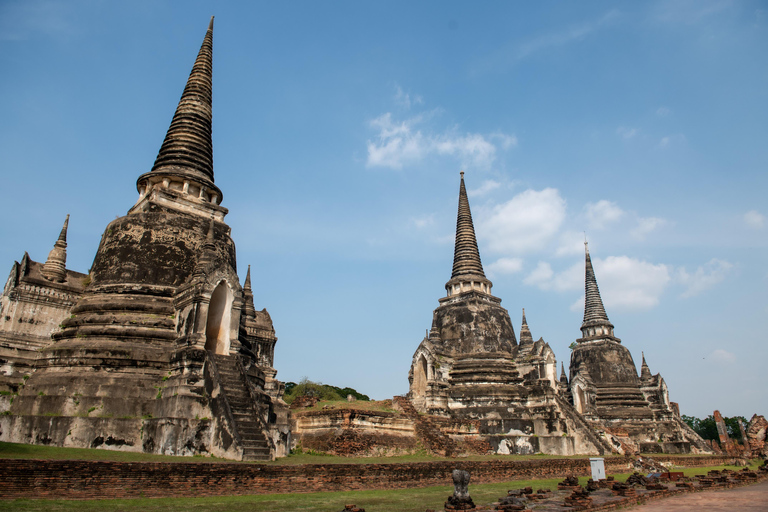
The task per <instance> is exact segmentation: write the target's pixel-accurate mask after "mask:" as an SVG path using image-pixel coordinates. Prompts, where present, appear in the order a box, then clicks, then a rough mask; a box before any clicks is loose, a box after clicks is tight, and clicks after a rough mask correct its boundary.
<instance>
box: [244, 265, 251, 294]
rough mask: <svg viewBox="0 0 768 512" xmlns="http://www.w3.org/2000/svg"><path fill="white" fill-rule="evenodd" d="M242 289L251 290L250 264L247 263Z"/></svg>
mask: <svg viewBox="0 0 768 512" xmlns="http://www.w3.org/2000/svg"><path fill="white" fill-rule="evenodd" d="M243 290H248V291H249V292H251V291H253V290H252V289H251V266H250V265H248V272H246V274H245V283H244V284H243Z"/></svg>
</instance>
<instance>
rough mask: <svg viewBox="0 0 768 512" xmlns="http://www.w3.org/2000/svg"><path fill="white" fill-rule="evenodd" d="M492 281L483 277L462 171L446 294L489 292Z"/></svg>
mask: <svg viewBox="0 0 768 512" xmlns="http://www.w3.org/2000/svg"><path fill="white" fill-rule="evenodd" d="M491 286H493V285H492V283H491V281H490V280H488V279H487V278H486V277H485V272H483V264H482V262H481V261H480V251H478V250H477V237H475V226H474V224H473V223H472V212H471V211H470V209H469V199H468V198H467V189H466V187H465V186H464V171H462V172H461V185H460V186H459V212H458V214H457V216H456V245H455V246H454V250H453V272H452V273H451V280H450V281H448V283H447V284H446V285H445V288H446V290H447V291H448V296H449V297H450V296H451V295H458V294H459V293H462V292H465V291H470V290H475V291H480V292H484V293H488V294H490V293H491Z"/></svg>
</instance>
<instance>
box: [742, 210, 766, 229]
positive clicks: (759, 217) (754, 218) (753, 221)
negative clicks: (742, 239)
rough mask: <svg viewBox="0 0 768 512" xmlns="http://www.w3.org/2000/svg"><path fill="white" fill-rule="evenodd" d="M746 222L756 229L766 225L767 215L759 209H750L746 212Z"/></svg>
mask: <svg viewBox="0 0 768 512" xmlns="http://www.w3.org/2000/svg"><path fill="white" fill-rule="evenodd" d="M744 222H745V223H746V224H747V226H749V227H751V228H754V229H762V228H763V226H765V215H763V214H762V213H760V212H758V211H757V210H749V211H748V212H747V213H745V214H744Z"/></svg>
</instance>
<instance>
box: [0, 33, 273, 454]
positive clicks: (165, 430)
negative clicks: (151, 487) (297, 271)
mask: <svg viewBox="0 0 768 512" xmlns="http://www.w3.org/2000/svg"><path fill="white" fill-rule="evenodd" d="M212 44H213V18H211V23H210V25H209V27H208V31H207V32H206V34H205V38H204V40H203V44H202V47H201V48H200V52H199V54H198V56H197V59H196V60H195V63H194V66H193V68H192V72H191V74H190V76H189V79H188V81H187V84H186V87H185V88H184V92H183V94H182V96H181V100H180V101H179V105H178V107H177V109H176V113H175V114H174V116H173V120H172V121H171V126H170V128H169V129H168V132H167V135H166V137H165V140H164V141H163V144H162V146H161V148H160V151H159V153H158V155H157V159H156V160H155V163H154V165H153V166H152V169H151V170H150V171H149V172H147V173H145V174H142V175H141V176H140V177H139V178H138V181H137V188H138V191H139V199H138V201H137V203H136V204H135V205H134V206H133V207H132V208H131V209H130V210H129V211H128V214H127V215H125V216H124V217H120V218H118V219H116V220H114V221H112V222H110V223H109V225H108V226H107V227H106V229H105V231H104V234H103V235H102V239H101V243H100V245H99V248H98V251H97V253H96V256H95V258H94V261H93V266H92V267H91V271H90V274H89V275H88V276H87V277H86V276H85V275H82V274H76V273H73V272H72V271H68V270H66V269H65V268H64V263H65V257H62V255H63V254H65V253H63V251H64V248H65V247H66V244H65V243H64V245H63V246H62V245H61V244H60V243H59V242H57V245H56V247H55V248H54V251H57V252H56V254H54V251H52V252H51V256H50V257H49V261H48V262H47V263H46V264H45V265H43V266H42V267H41V266H40V265H39V264H37V263H34V262H31V261H30V260H29V258H28V257H27V256H26V255H25V258H24V259H23V260H22V263H21V264H20V265H19V264H16V265H15V266H14V269H13V270H12V272H11V278H12V279H11V280H9V284H8V285H7V286H6V290H5V293H4V295H3V309H4V311H5V310H6V307H8V308H11V307H14V308H16V309H17V310H19V311H21V310H22V309H23V307H22V306H24V304H26V303H29V302H30V301H29V300H27V299H26V298H25V297H26V295H29V294H30V293H31V292H30V291H29V288H30V287H31V285H32V284H36V285H38V294H39V290H40V289H43V290H51V292H50V293H48V292H46V293H48V295H49V296H52V297H54V296H55V297H56V298H55V306H56V307H55V308H51V307H49V308H48V313H49V317H50V318H49V320H50V321H48V322H47V324H46V325H45V326H42V327H41V328H39V329H37V330H36V331H35V333H34V335H35V336H30V335H29V333H21V332H19V331H18V330H15V329H14V328H13V326H11V327H8V328H6V327H7V326H5V325H4V326H3V338H2V339H3V340H8V339H11V340H14V342H15V343H16V344H17V345H19V346H20V347H21V348H20V349H18V350H17V353H16V355H15V357H16V358H17V359H20V360H21V359H23V358H22V356H25V357H28V356H29V354H30V353H33V352H34V351H35V350H36V349H39V348H42V350H40V352H39V353H38V354H37V361H36V363H35V364H36V370H35V371H34V372H32V371H31V368H29V365H28V364H27V367H26V368H27V370H26V374H25V376H23V377H24V379H27V378H28V380H25V381H22V380H21V378H20V377H22V375H21V374H17V375H16V376H15V377H18V378H19V380H18V382H17V383H15V387H11V386H10V385H7V386H6V388H7V389H8V390H9V391H11V392H13V393H18V396H16V397H14V398H15V399H14V400H13V402H12V404H9V403H7V402H5V403H4V404H3V405H5V406H6V407H7V408H8V411H7V413H6V415H5V416H2V417H1V418H0V429H1V432H0V439H2V440H3V441H14V442H23V443H44V444H52V445H58V446H79V447H104V448H112V449H122V450H130V451H144V452H152V453H165V454H179V455H193V454H213V455H216V456H220V457H227V458H234V459H269V458H274V457H275V456H279V455H283V454H285V453H286V449H287V446H286V443H287V438H288V427H287V408H286V407H285V404H284V403H283V402H282V399H281V395H282V385H281V383H279V382H278V381H277V380H275V374H276V372H275V370H274V368H273V354H274V345H275V341H276V337H275V331H274V329H273V327H272V321H271V319H270V317H269V314H268V313H267V312H266V310H264V311H257V310H256V309H255V307H254V304H253V291H252V289H251V281H250V268H249V272H248V276H247V278H246V281H245V286H244V287H241V285H240V280H239V278H238V275H237V262H236V259H235V244H234V242H233V241H232V239H231V238H230V228H229V226H227V224H225V223H224V216H225V215H226V214H227V213H228V210H227V209H226V208H224V207H223V206H221V202H222V197H223V195H222V192H221V190H219V188H218V187H217V186H216V184H215V183H214V173H213V147H212V141H211V119H212V102H211V96H212V92H211V85H212V50H213V47H212ZM65 232H66V229H65V230H64V231H62V233H63V234H64V233H65ZM62 240H64V241H65V238H63V239H61V238H60V241H62ZM40 283H43V284H42V285H40ZM41 286H42V288H41ZM25 294H26V295H25ZM24 301H26V302H24ZM38 302H39V301H38ZM24 307H27V306H24ZM51 331H53V332H52V338H53V339H52V342H51V338H50V337H49V336H50V335H51ZM11 355H12V354H11ZM11 359H12V358H11ZM17 373H18V372H17ZM22 373H24V372H23V371H22ZM6 384H13V383H6Z"/></svg>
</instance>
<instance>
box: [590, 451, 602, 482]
mask: <svg viewBox="0 0 768 512" xmlns="http://www.w3.org/2000/svg"><path fill="white" fill-rule="evenodd" d="M603 460H604V459H602V458H601V457H595V458H590V459H589V465H590V466H592V480H594V481H595V482H597V481H598V480H605V463H604V462H603Z"/></svg>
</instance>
